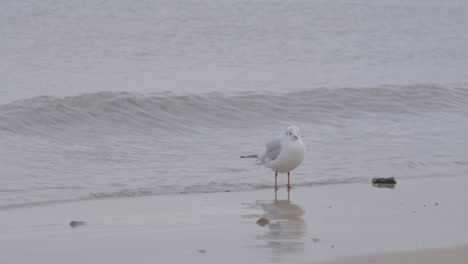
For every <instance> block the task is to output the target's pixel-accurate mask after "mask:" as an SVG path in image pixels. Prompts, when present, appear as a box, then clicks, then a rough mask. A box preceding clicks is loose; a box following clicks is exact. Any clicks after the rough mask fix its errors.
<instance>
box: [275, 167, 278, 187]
mask: <svg viewBox="0 0 468 264" xmlns="http://www.w3.org/2000/svg"><path fill="white" fill-rule="evenodd" d="M275 190H278V172H277V171H275Z"/></svg>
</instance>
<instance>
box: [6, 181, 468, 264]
mask: <svg viewBox="0 0 468 264" xmlns="http://www.w3.org/2000/svg"><path fill="white" fill-rule="evenodd" d="M369 181H370V180H369ZM397 181H398V183H397V184H396V186H394V188H393V189H392V188H378V187H374V186H372V184H371V183H370V182H369V183H352V184H339V185H322V186H316V187H302V188H301V187H300V186H296V188H294V189H292V190H291V191H290V192H289V194H288V192H287V190H286V188H285V186H280V189H279V190H278V192H277V194H276V196H277V199H276V200H275V192H274V191H273V190H272V189H265V190H261V191H251V192H225V193H206V194H181V195H168V196H146V197H134V198H113V199H89V200H80V201H67V202H53V203H43V204H31V205H22V206H10V207H2V208H1V209H0V212H1V215H2V217H1V218H0V248H1V254H0V262H1V263H113V264H117V263H441V262H442V261H444V262H445V263H466V261H465V262H464V261H463V260H466V259H468V253H467V252H468V249H467V245H468V204H467V203H465V202H464V201H466V200H467V198H468V192H466V190H467V188H468V178H461V177H450V178H429V179H408V180H399V179H397ZM293 183H294V182H293ZM288 195H289V199H288ZM262 217H263V218H266V219H268V221H267V222H268V223H266V224H265V223H264V224H263V226H262V225H261V224H257V220H259V219H260V218H262ZM72 221H74V222H73V223H72ZM428 260H430V261H428Z"/></svg>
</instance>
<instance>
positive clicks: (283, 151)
mask: <svg viewBox="0 0 468 264" xmlns="http://www.w3.org/2000/svg"><path fill="white" fill-rule="evenodd" d="M265 148H266V149H265V152H263V153H262V154H260V155H247V156H241V158H256V159H257V164H259V165H261V164H263V165H265V167H267V168H270V169H272V170H273V171H274V172H275V190H278V184H277V182H278V173H288V189H291V188H292V187H291V184H290V181H289V176H290V173H291V171H292V170H294V169H295V168H297V167H298V166H299V165H300V164H301V163H302V161H303V160H304V152H305V146H304V142H302V138H301V135H300V133H299V128H298V127H295V126H290V127H288V129H286V135H284V136H279V137H275V138H273V139H272V140H270V141H268V142H267V143H266V144H265Z"/></svg>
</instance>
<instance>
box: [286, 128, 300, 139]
mask: <svg viewBox="0 0 468 264" xmlns="http://www.w3.org/2000/svg"><path fill="white" fill-rule="evenodd" d="M286 137H288V138H289V139H290V140H292V141H296V140H299V139H300V138H301V135H300V133H299V128H298V127H295V126H290V127H288V129H286Z"/></svg>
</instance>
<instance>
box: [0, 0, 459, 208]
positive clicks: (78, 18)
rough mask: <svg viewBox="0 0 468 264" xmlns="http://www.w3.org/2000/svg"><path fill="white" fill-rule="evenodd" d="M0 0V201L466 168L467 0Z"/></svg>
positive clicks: (453, 172)
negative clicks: (295, 155)
mask: <svg viewBox="0 0 468 264" xmlns="http://www.w3.org/2000/svg"><path fill="white" fill-rule="evenodd" d="M0 2H1V6H2V8H1V9H0V37H1V41H0V58H1V59H0V169H1V170H0V205H10V204H20V203H32V202H39V201H52V200H66V199H81V198H94V197H112V196H139V195H166V194H184V193H199V192H225V191H243V190H255V189H263V188H272V186H273V182H274V172H272V171H271V170H269V169H267V168H264V167H262V166H255V165H253V160H245V159H240V158H239V156H240V155H246V154H257V153H259V152H261V151H262V148H263V144H264V143H265V142H266V141H267V140H269V139H270V138H272V137H274V136H277V135H282V134H284V132H285V129H286V128H287V127H288V126H290V125H296V126H298V127H300V128H301V133H302V137H303V140H304V142H305V144H306V158H305V160H304V162H303V164H302V165H301V166H300V167H299V168H297V169H296V170H294V171H293V172H292V176H291V181H292V185H293V186H294V187H301V186H314V185H318V184H336V183H346V182H370V179H371V178H373V177H396V178H397V180H398V179H405V178H425V177H449V176H459V177H466V175H467V173H468V148H467V143H466V142H468V133H467V131H468V34H466V25H467V24H468V3H467V2H466V1H457V0H449V1H447V0H444V1H442V0H432V1H427V0H424V1H423V0H415V1H404V0H386V1H380V0H336V1H321V0H307V1H306V0H236V1H230V0H143V1H131V0H114V1H94V0H92V1H91V0H84V1H54V0H44V1H32V0H18V1H5V0H1V1H0ZM279 184H280V188H281V187H283V186H284V185H285V184H286V177H285V176H284V175H281V176H280V178H279ZM281 185H283V186H281Z"/></svg>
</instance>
